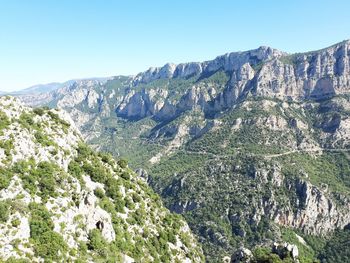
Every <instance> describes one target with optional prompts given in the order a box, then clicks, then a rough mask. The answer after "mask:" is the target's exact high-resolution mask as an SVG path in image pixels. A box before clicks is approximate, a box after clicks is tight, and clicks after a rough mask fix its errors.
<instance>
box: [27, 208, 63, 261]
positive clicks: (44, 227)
mask: <svg viewBox="0 0 350 263" xmlns="http://www.w3.org/2000/svg"><path fill="white" fill-rule="evenodd" d="M29 209H30V211H31V217H30V220H29V226H30V237H31V238H32V239H33V240H34V250H35V254H36V255H37V256H40V257H42V258H44V259H45V261H52V260H56V261H57V260H61V259H62V256H60V254H65V252H66V251H67V248H68V246H67V244H66V243H65V241H64V239H63V237H62V236H61V235H60V234H58V233H57V232H54V231H53V228H54V224H53V222H52V220H51V214H50V213H49V211H48V210H47V209H46V207H45V206H43V205H40V204H36V203H30V204H29Z"/></svg>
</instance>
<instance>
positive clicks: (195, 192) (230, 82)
mask: <svg viewBox="0 0 350 263" xmlns="http://www.w3.org/2000/svg"><path fill="white" fill-rule="evenodd" d="M22 100H24V101H25V102H26V103H28V104H38V103H39V104H41V105H47V106H50V107H59V108H63V109H65V110H67V111H68V112H69V114H70V115H71V117H72V118H73V119H74V121H75V122H76V123H77V125H78V127H79V129H80V130H81V132H82V134H83V136H84V138H85V139H86V140H87V142H88V143H89V144H90V145H92V146H93V147H94V148H97V149H99V150H101V151H105V152H110V153H112V154H113V155H114V156H125V157H126V158H127V159H128V160H129V163H130V166H131V167H133V168H135V169H136V168H137V169H139V170H138V173H139V175H140V176H141V177H143V178H145V179H146V180H147V181H148V182H149V184H150V185H151V186H152V187H153V189H154V190H155V191H156V192H157V193H159V194H160V195H161V196H162V199H163V201H164V203H165V205H166V206H167V207H168V208H169V209H170V210H172V211H175V212H176V213H179V214H182V215H183V216H184V217H185V218H186V220H187V222H188V223H189V226H190V228H191V229H192V231H193V232H194V233H195V234H196V235H198V236H199V238H200V239H199V241H200V242H201V243H202V244H203V249H204V253H205V255H206V257H207V261H208V262H221V261H222V259H223V258H225V259H228V258H230V257H231V255H234V254H235V252H236V251H238V252H239V251H241V250H240V249H241V248H242V247H245V249H250V250H252V251H253V253H255V255H257V254H259V253H262V252H261V249H267V251H265V252H263V253H267V254H268V253H270V252H269V249H271V247H273V243H274V242H276V241H277V242H282V243H283V242H289V243H292V244H295V245H297V246H298V249H299V261H300V262H313V261H314V260H322V262H346V261H347V260H348V259H349V255H348V252H347V251H346V250H342V249H340V248H341V247H345V246H346V243H347V242H349V240H350V238H349V232H348V228H349V224H350V212H349V211H350V202H349V198H350V179H349V171H350V161H349V158H350V157H349V156H350V155H349V143H350V118H349V109H350V41H343V42H341V43H338V44H335V45H333V46H331V47H328V48H325V49H322V50H318V51H314V52H308V53H300V54H287V53H285V52H282V51H279V50H276V49H273V48H269V47H260V48H258V49H255V50H250V51H244V52H233V53H228V54H225V55H223V56H219V57H217V58H215V59H214V60H211V61H206V62H200V63H184V64H179V65H174V64H166V65H165V66H163V67H161V68H150V69H149V70H147V71H145V72H142V73H139V74H138V75H136V76H130V77H128V76H117V77H115V78H114V79H112V80H109V81H107V82H106V83H101V82H98V81H80V82H76V83H74V84H72V85H70V86H67V87H63V88H61V89H58V90H55V91H53V92H49V93H43V94H40V95H38V96H24V97H22ZM337 242H339V243H338V244H341V245H339V246H337V245H335V244H336V243H337ZM324 251H328V252H327V253H325V252H324ZM260 256H261V255H260ZM262 257H263V256H262Z"/></svg>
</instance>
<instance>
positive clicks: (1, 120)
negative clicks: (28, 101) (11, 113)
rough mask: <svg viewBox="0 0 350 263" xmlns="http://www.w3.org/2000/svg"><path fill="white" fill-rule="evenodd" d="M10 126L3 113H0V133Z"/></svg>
mask: <svg viewBox="0 0 350 263" xmlns="http://www.w3.org/2000/svg"><path fill="white" fill-rule="evenodd" d="M10 124H11V122H10V120H9V118H8V117H7V115H6V114H5V112H3V111H0V131H2V130H3V129H5V128H7V127H8V126H9V125H10Z"/></svg>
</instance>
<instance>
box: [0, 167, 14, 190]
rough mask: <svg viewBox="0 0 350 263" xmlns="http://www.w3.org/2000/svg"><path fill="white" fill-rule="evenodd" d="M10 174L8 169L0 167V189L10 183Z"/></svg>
mask: <svg viewBox="0 0 350 263" xmlns="http://www.w3.org/2000/svg"><path fill="white" fill-rule="evenodd" d="M12 175H13V174H12V173H11V172H10V171H9V170H7V169H4V168H1V167H0V190H1V189H4V188H7V187H8V186H9V185H10V182H11V178H12Z"/></svg>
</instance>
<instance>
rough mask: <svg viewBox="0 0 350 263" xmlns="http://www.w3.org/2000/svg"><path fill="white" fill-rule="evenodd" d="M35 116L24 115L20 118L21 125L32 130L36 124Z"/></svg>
mask: <svg viewBox="0 0 350 263" xmlns="http://www.w3.org/2000/svg"><path fill="white" fill-rule="evenodd" d="M33 117H34V115H33V114H30V113H25V112H24V113H22V114H21V116H19V121H18V122H19V123H20V124H21V125H22V127H23V128H25V129H27V130H31V129H32V128H33V126H34V124H35V122H34V119H33Z"/></svg>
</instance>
